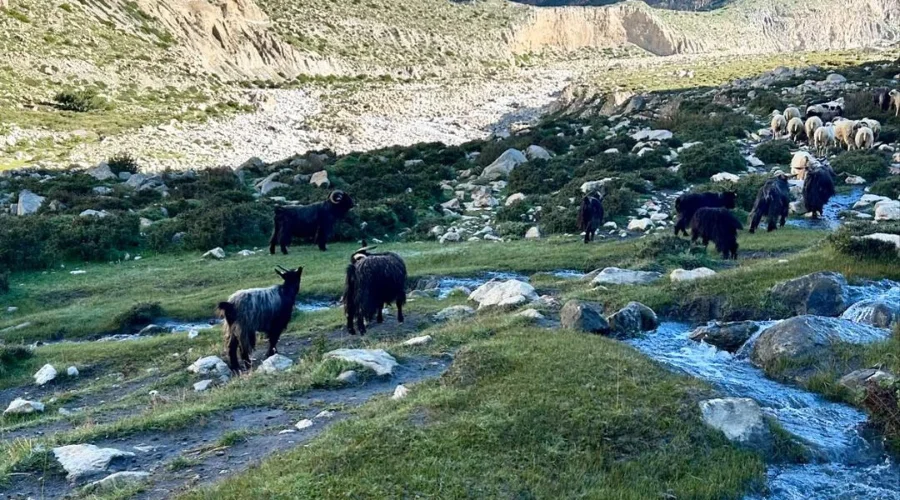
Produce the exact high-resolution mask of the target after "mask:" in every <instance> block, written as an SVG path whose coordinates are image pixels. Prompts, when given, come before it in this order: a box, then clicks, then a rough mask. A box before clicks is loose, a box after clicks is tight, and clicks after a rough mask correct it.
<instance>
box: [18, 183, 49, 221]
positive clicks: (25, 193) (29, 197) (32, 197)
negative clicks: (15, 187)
mask: <svg viewBox="0 0 900 500" xmlns="http://www.w3.org/2000/svg"><path fill="white" fill-rule="evenodd" d="M44 200H46V198H44V197H43V196H38V195H36V194H34V193H32V192H31V191H29V190H27V189H23V190H22V191H21V192H19V203H18V205H16V215H31V214H33V213H35V212H37V211H38V210H40V208H41V205H43V204H44Z"/></svg>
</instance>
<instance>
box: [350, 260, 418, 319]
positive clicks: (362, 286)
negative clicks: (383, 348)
mask: <svg viewBox="0 0 900 500" xmlns="http://www.w3.org/2000/svg"><path fill="white" fill-rule="evenodd" d="M374 248H375V247H371V248H369V247H366V246H365V244H364V246H363V248H361V249H359V250H357V251H356V252H354V253H353V255H352V256H351V257H350V265H348V266H347V276H346V285H345V288H344V312H345V313H346V315H347V331H348V332H350V334H351V335H356V329H359V333H360V334H363V335H364V334H365V333H366V322H371V321H372V319H373V318H376V317H377V320H378V322H379V323H381V322H383V321H384V317H383V315H382V309H383V308H384V306H385V305H386V304H390V303H395V304H396V305H397V321H398V322H400V323H403V306H404V304H406V264H405V263H404V262H403V259H401V258H400V256H399V255H397V254H395V253H393V252H385V253H370V250H372V249H374ZM354 319H355V320H356V329H355V328H354V326H353V321H354Z"/></svg>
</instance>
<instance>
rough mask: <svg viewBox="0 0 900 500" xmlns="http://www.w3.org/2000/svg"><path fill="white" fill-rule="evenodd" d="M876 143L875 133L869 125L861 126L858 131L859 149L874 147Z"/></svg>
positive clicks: (857, 142) (857, 141) (857, 143)
mask: <svg viewBox="0 0 900 500" xmlns="http://www.w3.org/2000/svg"><path fill="white" fill-rule="evenodd" d="M874 145H875V133H874V132H872V129H870V128H869V127H860V128H859V130H857V131H856V147H857V148H859V149H872V146H874Z"/></svg>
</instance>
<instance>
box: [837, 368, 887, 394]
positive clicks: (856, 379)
mask: <svg viewBox="0 0 900 500" xmlns="http://www.w3.org/2000/svg"><path fill="white" fill-rule="evenodd" d="M896 381H897V377H896V376H894V374H892V373H890V372H886V371H882V370H879V369H877V368H864V369H862V370H855V371H852V372H850V373H848V374H846V375H844V376H843V377H841V379H840V380H839V381H838V383H839V384H841V385H842V386H844V387H846V388H847V389H850V390H851V391H854V392H857V391H863V390H865V388H866V386H867V385H869V384H886V385H891V384H893V383H894V382H896Z"/></svg>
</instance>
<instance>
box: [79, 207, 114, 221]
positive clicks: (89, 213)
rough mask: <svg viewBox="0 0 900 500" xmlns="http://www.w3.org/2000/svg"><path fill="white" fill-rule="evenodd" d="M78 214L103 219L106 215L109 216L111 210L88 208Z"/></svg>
mask: <svg viewBox="0 0 900 500" xmlns="http://www.w3.org/2000/svg"><path fill="white" fill-rule="evenodd" d="M78 216H79V217H97V218H99V219H102V218H104V217H107V216H109V212H107V211H106V210H100V211H97V210H93V209H88V210H85V211H83V212H81V213H80V214H78Z"/></svg>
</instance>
